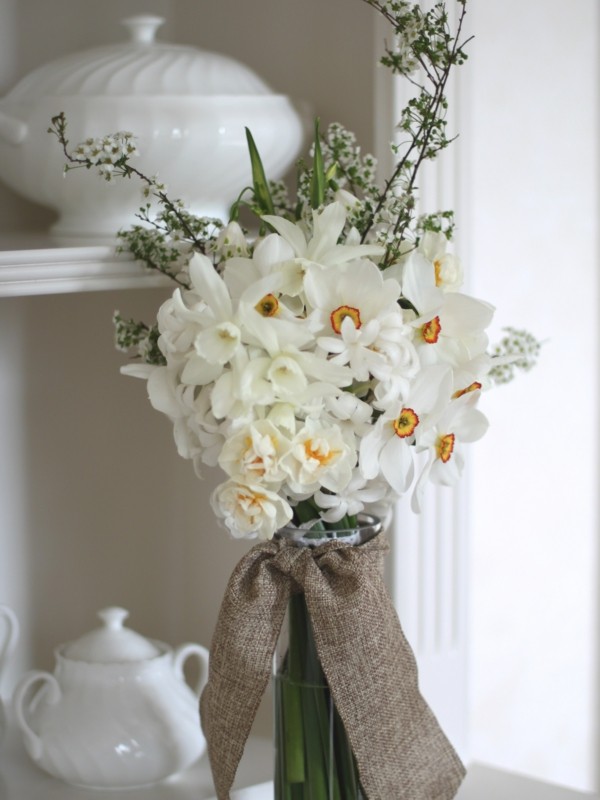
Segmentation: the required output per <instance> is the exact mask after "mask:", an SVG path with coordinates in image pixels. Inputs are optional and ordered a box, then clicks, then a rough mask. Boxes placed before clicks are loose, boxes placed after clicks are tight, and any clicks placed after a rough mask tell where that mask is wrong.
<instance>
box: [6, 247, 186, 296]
mask: <svg viewBox="0 0 600 800" xmlns="http://www.w3.org/2000/svg"><path fill="white" fill-rule="evenodd" d="M170 284H171V282H170V281H169V279H168V278H166V277H165V276H164V275H160V274H159V273H157V272H153V271H152V270H149V269H148V268H147V267H145V266H144V265H143V264H142V263H141V262H139V261H134V260H133V258H132V257H131V256H130V255H129V254H127V253H117V252H116V249H115V246H114V245H113V244H84V245H81V246H78V245H68V246H63V245H55V244H53V243H52V240H51V239H50V238H49V237H44V236H39V235H31V236H18V237H17V236H15V237H12V238H11V239H8V238H6V237H4V238H3V239H2V240H0V297H18V296H25V295H45V294H61V293H68V292H91V291H106V290H111V289H134V288H153V287H163V286H169V285H170Z"/></svg>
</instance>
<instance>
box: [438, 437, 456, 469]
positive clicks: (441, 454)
mask: <svg viewBox="0 0 600 800" xmlns="http://www.w3.org/2000/svg"><path fill="white" fill-rule="evenodd" d="M455 438H456V437H455V436H454V434H453V433H447V434H446V435H445V436H440V437H439V439H438V440H437V444H436V446H435V449H436V452H437V457H438V458H441V460H442V461H443V462H444V464H447V463H448V461H450V457H451V455H452V451H453V450H454V440H455Z"/></svg>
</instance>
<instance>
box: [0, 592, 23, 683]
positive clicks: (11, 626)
mask: <svg viewBox="0 0 600 800" xmlns="http://www.w3.org/2000/svg"><path fill="white" fill-rule="evenodd" d="M0 620H2V622H1V623H0V629H1V630H3V631H4V635H3V636H1V635H0V672H1V671H2V669H3V667H4V664H5V662H6V661H7V660H8V659H9V658H10V656H11V654H12V652H13V650H14V649H15V647H16V644H17V640H18V638H19V621H18V619H17V616H16V614H15V612H14V611H13V610H12V608H10V607H9V606H3V605H0Z"/></svg>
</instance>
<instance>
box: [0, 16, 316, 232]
mask: <svg viewBox="0 0 600 800" xmlns="http://www.w3.org/2000/svg"><path fill="white" fill-rule="evenodd" d="M162 22H163V20H162V18H160V17H152V16H138V17H133V18H131V19H128V20H124V24H125V25H126V26H127V27H128V28H129V30H130V34H131V37H130V41H129V42H125V43H123V44H116V45H112V46H107V47H97V48H94V49H91V50H86V51H83V52H78V53H74V54H71V55H68V56H66V57H64V58H61V59H58V60H56V61H53V62H51V63H49V64H47V65H45V66H43V67H40V68H38V69H36V70H34V71H33V72H32V73H30V74H29V75H27V76H26V77H25V78H23V79H22V80H21V81H20V82H19V83H18V84H17V85H16V86H15V87H14V88H13V90H12V91H11V92H10V93H9V94H8V95H7V96H6V97H5V98H4V99H2V100H0V179H2V180H3V181H4V182H6V183H7V184H8V185H9V186H10V187H12V188H13V189H14V190H15V191H17V192H19V193H20V194H22V195H24V196H25V197H27V198H29V199H30V200H33V201H35V202H37V203H40V204H42V205H45V206H49V207H50V208H53V209H55V210H56V211H58V212H59V214H60V218H59V220H58V222H57V223H56V224H55V225H54V227H53V229H52V230H53V232H54V233H55V234H57V235H58V236H59V237H60V238H64V237H66V238H71V237H79V238H88V239H90V238H92V239H94V238H101V237H104V236H110V237H114V235H115V234H116V232H117V231H118V230H119V229H120V228H122V227H126V226H128V225H131V224H134V223H135V222H137V221H138V220H137V219H136V217H135V214H136V212H137V211H138V209H139V207H140V206H141V205H142V203H143V202H144V201H143V199H142V194H141V189H142V186H141V184H140V183H138V182H137V181H135V180H131V181H123V180H114V181H111V182H110V183H107V182H106V181H103V180H102V179H101V178H100V177H97V176H95V175H90V174H89V173H88V172H87V170H73V171H71V172H69V174H68V175H67V176H66V178H65V177H64V176H63V166H64V163H65V158H64V155H63V153H62V151H61V148H60V146H59V144H58V142H57V140H56V138H55V137H54V136H51V135H50V134H49V133H48V132H47V131H48V127H49V126H50V123H51V120H52V118H53V117H54V116H56V115H57V114H59V113H60V112H61V111H62V112H64V113H65V115H66V118H67V137H68V139H69V142H70V145H71V146H72V147H75V146H76V145H77V144H78V143H79V142H82V141H83V140H85V139H87V138H98V137H102V136H105V135H107V134H112V133H116V132H118V131H129V132H131V133H133V134H134V135H135V137H136V139H137V146H138V150H139V152H140V157H139V158H134V162H132V163H134V165H135V166H136V167H137V168H138V169H140V170H141V171H142V172H144V173H145V174H146V175H148V176H154V175H158V177H159V178H160V180H161V181H162V182H163V183H165V184H166V185H167V191H168V193H169V195H170V197H172V198H180V199H181V200H183V201H184V204H185V207H186V208H187V210H188V211H190V212H191V213H193V214H198V215H200V216H214V217H220V218H221V219H225V218H226V217H227V216H228V210H229V206H230V204H231V203H232V202H233V201H234V200H235V199H236V198H237V196H238V194H239V192H240V190H241V189H242V188H243V187H244V186H247V185H249V183H250V182H251V180H250V179H251V170H250V160H249V157H248V152H247V144H246V133H245V127H248V128H249V129H250V130H251V132H252V134H253V136H254V139H255V140H256V143H257V146H258V148H259V150H260V152H261V154H262V157H263V161H264V165H265V170H266V172H267V175H268V176H269V178H272V179H276V178H279V177H281V176H282V175H283V174H284V173H285V171H286V169H287V168H288V167H289V166H290V165H291V164H292V163H293V161H294V159H295V158H296V156H297V154H298V152H299V150H300V148H301V145H302V139H303V123H302V121H301V118H300V116H299V114H298V113H297V112H296V110H295V109H294V106H293V104H292V102H291V101H290V99H289V98H288V97H286V96H284V95H280V94H274V93H273V92H272V91H271V89H270V88H269V87H268V86H267V84H266V83H264V81H262V80H261V79H260V78H259V77H258V76H257V75H256V74H255V73H254V72H252V71H251V70H250V69H249V68H248V67H246V66H245V65H243V64H241V63H240V62H238V61H235V60H234V59H232V58H228V57H225V56H223V55H220V54H217V53H212V52H208V51H205V50H199V49H197V48H194V47H187V46H183V45H173V44H165V43H162V42H156V41H155V40H154V36H155V32H156V29H157V28H158V27H159V26H160V24H161V23H162Z"/></svg>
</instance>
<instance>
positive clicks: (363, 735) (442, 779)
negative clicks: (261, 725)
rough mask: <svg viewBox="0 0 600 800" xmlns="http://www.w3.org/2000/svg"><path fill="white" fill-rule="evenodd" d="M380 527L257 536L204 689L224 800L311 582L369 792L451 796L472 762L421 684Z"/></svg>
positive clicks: (206, 724) (225, 610)
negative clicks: (290, 622) (323, 538)
mask: <svg viewBox="0 0 600 800" xmlns="http://www.w3.org/2000/svg"><path fill="white" fill-rule="evenodd" d="M387 548H388V546H387V543H386V542H385V539H384V538H383V537H382V536H381V535H380V536H378V537H376V538H375V539H373V540H371V541H369V542H367V543H366V544H363V545H360V546H356V547H352V546H349V545H347V544H345V543H344V542H343V541H340V540H333V541H331V542H327V543H326V544H324V545H320V546H319V547H316V548H307V547H294V546H291V545H290V544H289V543H287V542H286V541H277V540H274V541H269V542H264V543H260V544H258V545H256V546H255V547H253V548H252V549H251V550H250V551H249V552H248V554H247V555H246V556H245V557H244V558H242V560H241V561H240V562H239V564H238V565H237V567H236V568H235V570H234V572H233V574H232V575H231V578H230V580H229V584H228V587H227V591H226V593H225V597H224V599H223V604H222V606H221V610H220V612H219V618H218V621H217V627H216V630H215V634H214V638H213V642H212V647H211V654H210V655H211V657H210V669H209V679H208V683H207V685H206V687H205V689H204V692H203V694H202V698H201V716H202V727H203V730H204V734H205V736H206V739H207V743H208V754H209V758H210V763H211V768H212V773H213V780H214V783H215V788H216V791H217V797H218V798H219V800H229V792H230V789H231V786H232V784H233V780H234V778H235V773H236V770H237V766H238V764H239V761H240V758H241V756H242V753H243V750H244V745H245V743H246V740H247V738H248V734H249V732H250V728H251V726H252V722H253V720H254V717H255V714H256V711H257V709H258V706H259V704H260V701H261V698H262V696H263V694H264V691H265V689H266V687H267V684H268V682H269V679H270V676H271V674H272V657H273V652H274V649H275V645H276V642H277V638H278V635H279V632H280V628H281V624H282V622H283V617H284V614H285V610H286V606H287V602H288V599H289V597H290V594H292V593H295V592H299V591H302V592H304V594H305V598H306V605H307V608H308V611H309V614H310V617H311V620H312V625H313V629H314V636H315V643H316V646H317V652H318V655H319V658H320V660H321V664H322V667H323V671H324V673H325V676H326V678H327V681H328V683H329V687H330V689H331V693H332V696H333V699H334V702H335V704H336V707H337V709H338V711H339V714H340V716H341V718H342V720H343V722H344V725H345V728H346V731H347V734H348V737H349V740H350V744H351V746H352V749H353V751H354V755H355V757H356V761H357V764H358V769H359V774H360V780H361V784H362V786H363V789H364V791H365V792H366V795H367V797H368V800H450V798H453V797H454V796H455V794H456V792H457V789H458V787H459V785H460V783H461V781H462V779H463V777H464V774H465V770H464V767H463V765H462V763H461V762H460V759H459V758H458V756H457V754H456V752H455V751H454V749H453V747H452V745H451V744H450V743H449V741H448V740H447V738H446V736H445V735H444V733H443V731H442V730H441V728H440V726H439V724H438V722H437V720H436V718H435V716H434V715H433V713H432V712H431V710H430V708H429V707H428V706H427V704H426V702H425V701H424V699H423V697H422V696H421V694H420V692H419V687H418V677H417V667H416V663H415V658H414V655H413V653H412V650H411V648H410V646H409V644H408V642H407V641H406V639H405V637H404V634H403V633H402V629H401V627H400V623H399V621H398V617H397V615H396V612H395V610H394V607H393V605H392V602H391V599H390V597H389V595H388V592H387V590H386V588H385V585H384V583H383V578H382V564H383V557H384V554H385V552H386V551H387Z"/></svg>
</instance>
